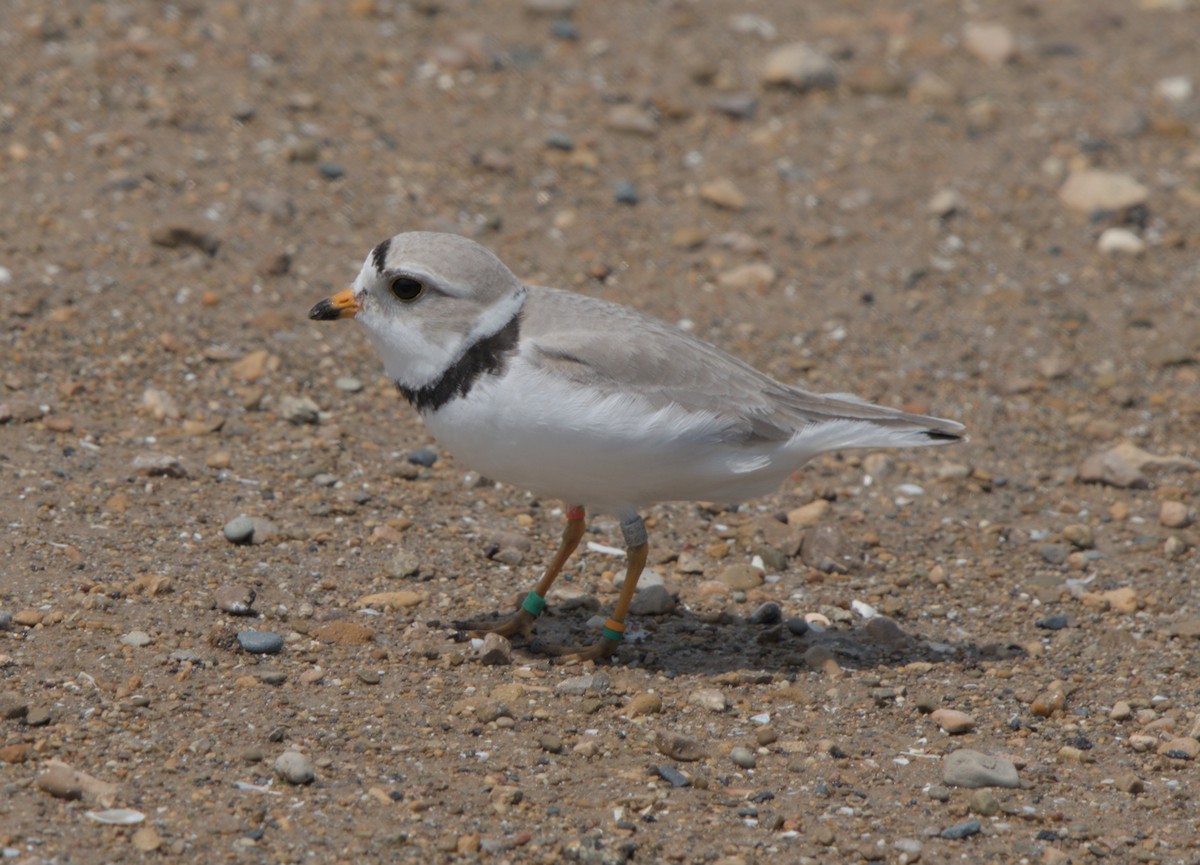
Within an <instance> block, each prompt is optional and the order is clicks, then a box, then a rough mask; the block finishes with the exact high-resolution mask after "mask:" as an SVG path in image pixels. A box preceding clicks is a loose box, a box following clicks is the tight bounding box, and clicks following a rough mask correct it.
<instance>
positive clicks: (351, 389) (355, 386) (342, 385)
mask: <svg viewBox="0 0 1200 865" xmlns="http://www.w3.org/2000/svg"><path fill="white" fill-rule="evenodd" d="M333 386H334V387H336V388H337V389H338V390H341V391H345V392H346V393H358V392H359V391H360V390H362V389H363V383H362V382H361V381H359V380H358V379H356V378H354V377H353V376H348V375H343V376H340V377H338V378H337V379H336V380H335V381H334V383H333Z"/></svg>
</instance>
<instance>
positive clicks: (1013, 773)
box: [942, 748, 1021, 787]
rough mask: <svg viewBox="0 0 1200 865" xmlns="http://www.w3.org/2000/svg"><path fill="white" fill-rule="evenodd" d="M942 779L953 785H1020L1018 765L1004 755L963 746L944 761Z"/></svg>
mask: <svg viewBox="0 0 1200 865" xmlns="http://www.w3.org/2000/svg"><path fill="white" fill-rule="evenodd" d="M942 781H943V782H945V783H946V784H948V785H950V786H951V787H1019V786H1020V785H1021V780H1020V778H1019V777H1018V776H1017V767H1016V766H1014V765H1013V764H1012V762H1011V761H1009V760H1006V759H1004V758H1003V757H995V756H992V755H991V754H983V753H980V752H979V751H973V750H971V749H970V748H963V749H961V750H959V751H955V752H954V753H953V754H948V755H946V759H945V760H943V761H942Z"/></svg>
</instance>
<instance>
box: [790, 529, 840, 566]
mask: <svg viewBox="0 0 1200 865" xmlns="http://www.w3.org/2000/svg"><path fill="white" fill-rule="evenodd" d="M844 548H845V541H844V539H843V538H842V534H841V532H839V531H838V529H837V528H835V527H834V526H830V525H822V526H816V527H814V528H812V529H809V530H808V531H807V532H805V534H804V542H803V543H802V544H801V545H800V560H801V561H803V562H804V564H806V565H808V566H809V567H810V568H815V569H817V570H818V571H823V572H825V573H827V574H833V573H836V574H844V573H846V570H847V568H846V565H845V564H844V562H843V559H844V558H845V553H844Z"/></svg>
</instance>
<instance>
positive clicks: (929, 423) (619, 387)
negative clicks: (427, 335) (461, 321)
mask: <svg viewBox="0 0 1200 865" xmlns="http://www.w3.org/2000/svg"><path fill="white" fill-rule="evenodd" d="M521 325H522V330H521V334H522V337H523V338H524V339H526V340H528V343H529V345H530V346H531V348H530V350H529V353H528V355H527V360H528V361H529V362H531V363H533V364H534V365H535V366H538V367H541V368H543V369H546V370H552V371H553V372H554V373H555V374H556V375H561V376H563V377H565V378H567V379H569V380H571V381H574V382H578V383H579V384H580V385H583V386H587V387H591V388H595V389H598V390H601V391H608V392H618V391H620V392H633V393H635V394H636V395H637V396H639V397H641V398H642V399H645V400H646V401H647V402H648V403H649V404H650V405H651V406H653V407H655V408H658V407H661V406H663V405H667V404H672V403H673V404H676V405H679V406H680V407H682V408H684V409H687V410H688V411H695V412H704V413H710V414H715V415H717V416H719V417H722V418H725V419H727V421H728V428H727V431H726V433H725V435H723V438H725V439H726V440H728V441H738V442H745V443H748V444H749V443H753V442H765V441H780V440H786V439H788V438H791V437H792V435H793V434H794V433H795V432H796V431H797V430H800V429H802V428H804V427H806V426H810V425H812V424H820V423H825V422H830V421H837V420H847V421H865V422H867V423H870V424H872V425H875V426H878V427H880V428H887V429H893V430H913V431H918V430H923V431H925V432H926V433H927V434H928V436H929V438H930V441H929V443H930V444H932V443H935V442H936V441H937V440H947V441H948V440H954V439H959V438H962V437H963V435H962V430H963V426H962V425H961V424H958V423H955V422H954V421H949V420H942V419H941V418H933V417H926V416H923V415H913V414H906V413H905V412H901V411H897V410H895V409H890V408H885V407H883V406H877V405H872V404H871V403H868V402H866V401H864V400H860V399H858V398H856V397H852V396H847V395H845V394H836V395H828V394H816V393H811V392H809V391H805V390H802V389H800V388H795V387H789V386H788V385H785V384H782V383H781V382H778V381H775V380H774V379H773V378H771V377H770V376H767V375H765V374H763V373H761V372H759V371H758V370H756V369H755V368H754V367H752V366H750V365H749V364H747V363H744V362H742V361H740V360H738V359H737V358H735V357H733V356H731V355H728V354H726V353H725V352H723V351H721V350H720V349H718V348H717V347H715V346H713V345H710V344H709V343H707V342H704V341H703V340H700V339H697V338H696V337H694V336H691V335H690V334H687V333H684V332H683V331H681V330H679V329H678V328H674V327H671V326H669V325H667V324H664V323H663V322H660V321H657V320H655V319H653V318H650V317H648V316H644V315H642V314H641V313H639V312H637V311H636V310H633V309H630V308H628V307H624V306H619V305H617V304H612V303H607V302H605V301H602V300H598V299H596V298H590V297H587V296H586V295H580V294H573V293H570V292H564V291H558V290H556V289H548V288H534V289H531V290H530V295H529V300H528V302H527V304H526V307H525V311H524V315H523V316H522V322H521Z"/></svg>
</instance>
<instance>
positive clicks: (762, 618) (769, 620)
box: [747, 601, 783, 625]
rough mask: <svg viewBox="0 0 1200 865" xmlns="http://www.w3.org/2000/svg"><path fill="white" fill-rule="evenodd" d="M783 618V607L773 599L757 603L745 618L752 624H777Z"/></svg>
mask: <svg viewBox="0 0 1200 865" xmlns="http://www.w3.org/2000/svg"><path fill="white" fill-rule="evenodd" d="M782 620H783V608H782V607H780V606H779V604H777V603H775V602H774V601H765V602H763V603H761V604H759V605H758V607H757V608H756V609H755V610H754V612H753V613H751V614H750V618H749V619H748V620H747V621H748V622H749V623H750V624H752V625H777V624H779V623H780V622H781V621H782Z"/></svg>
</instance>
